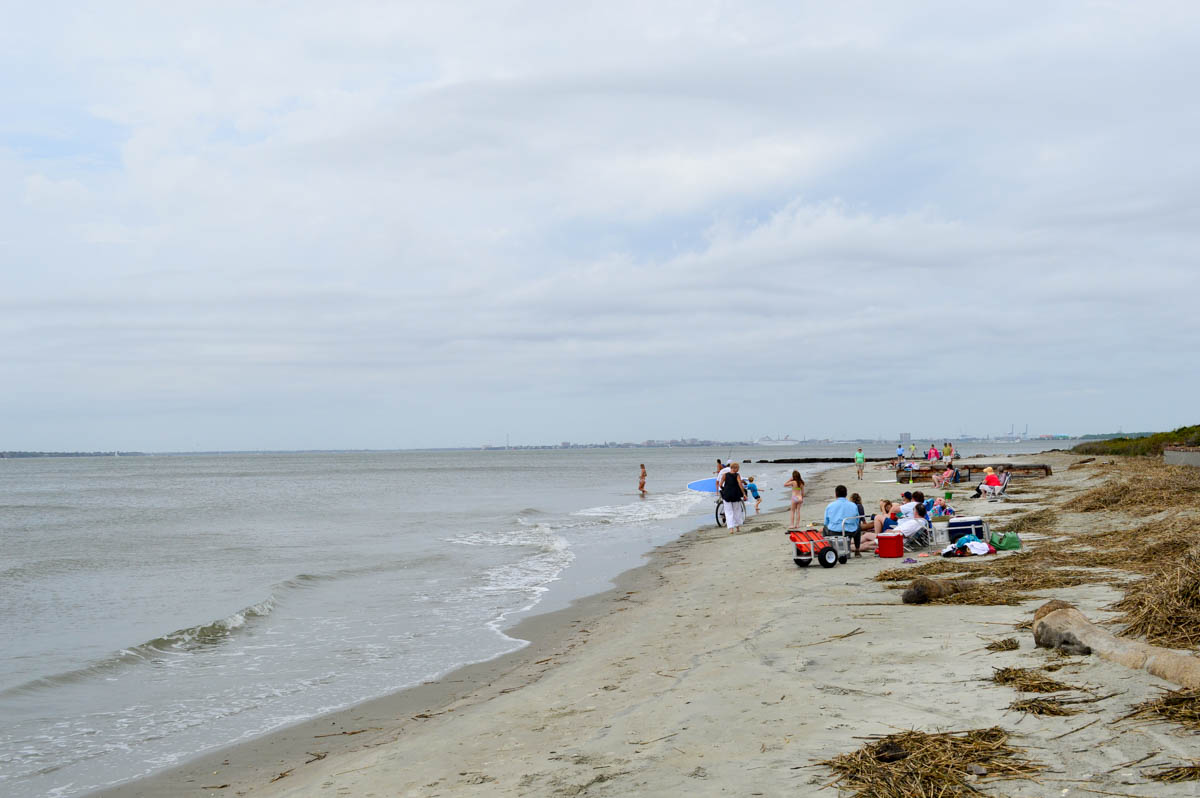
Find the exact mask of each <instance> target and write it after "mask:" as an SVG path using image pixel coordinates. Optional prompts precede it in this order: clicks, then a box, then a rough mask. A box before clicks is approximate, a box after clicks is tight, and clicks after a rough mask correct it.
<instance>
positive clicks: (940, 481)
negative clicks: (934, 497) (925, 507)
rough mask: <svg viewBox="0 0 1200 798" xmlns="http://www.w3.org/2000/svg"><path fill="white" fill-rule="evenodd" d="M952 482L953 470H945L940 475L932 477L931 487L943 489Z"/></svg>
mask: <svg viewBox="0 0 1200 798" xmlns="http://www.w3.org/2000/svg"><path fill="white" fill-rule="evenodd" d="M953 481H954V469H953V468H947V469H946V470H945V471H943V472H942V473H940V474H934V475H933V486H934V487H935V488H944V487H946V486H947V485H949V484H950V483H951V482H953Z"/></svg>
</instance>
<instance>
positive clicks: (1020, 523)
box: [996, 507, 1058, 534]
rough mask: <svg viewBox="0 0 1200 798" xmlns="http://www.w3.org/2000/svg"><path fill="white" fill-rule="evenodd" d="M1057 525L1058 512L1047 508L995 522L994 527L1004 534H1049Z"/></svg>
mask: <svg viewBox="0 0 1200 798" xmlns="http://www.w3.org/2000/svg"><path fill="white" fill-rule="evenodd" d="M1057 525H1058V511H1057V510H1054V509H1051V508H1049V507H1047V508H1045V509H1042V510H1032V511H1030V512H1027V513H1023V514H1021V515H1018V516H1015V517H1013V518H1011V519H1009V518H1005V519H1003V520H1000V521H997V522H996V527H997V528H998V529H1000V530H1002V531H1005V532H1016V533H1017V534H1024V533H1026V532H1050V531H1052V530H1054V529H1055V527H1056V526H1057Z"/></svg>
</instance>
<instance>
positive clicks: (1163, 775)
mask: <svg viewBox="0 0 1200 798" xmlns="http://www.w3.org/2000/svg"><path fill="white" fill-rule="evenodd" d="M1146 778H1148V779H1152V780H1154V781H1164V782H1167V783H1171V784H1173V783H1177V782H1181V781H1200V762H1197V761H1196V760H1192V764H1190V765H1176V766H1174V767H1169V768H1164V769H1162V770H1158V771H1155V772H1154V773H1147V774H1146Z"/></svg>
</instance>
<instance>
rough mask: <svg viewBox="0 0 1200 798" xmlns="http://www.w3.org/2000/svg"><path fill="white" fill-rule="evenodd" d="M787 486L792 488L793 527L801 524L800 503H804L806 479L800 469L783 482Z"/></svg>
mask: <svg viewBox="0 0 1200 798" xmlns="http://www.w3.org/2000/svg"><path fill="white" fill-rule="evenodd" d="M783 486H784V487H785V488H791V489H792V523H791V528H793V529H794V528H795V527H798V526H800V505H802V504H804V479H803V478H802V477H801V476H800V472H799V471H793V472H792V478H791V479H789V480H788V481H787V482H785V483H783Z"/></svg>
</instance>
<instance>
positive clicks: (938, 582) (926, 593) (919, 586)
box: [900, 576, 975, 604]
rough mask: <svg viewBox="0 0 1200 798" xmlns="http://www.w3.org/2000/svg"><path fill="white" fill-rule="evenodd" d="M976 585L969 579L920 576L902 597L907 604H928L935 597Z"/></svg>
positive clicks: (962, 590) (965, 589)
mask: <svg viewBox="0 0 1200 798" xmlns="http://www.w3.org/2000/svg"><path fill="white" fill-rule="evenodd" d="M974 585H975V583H974V582H972V581H970V580H969V579H930V578H929V577H928V576H918V577H917V578H916V579H914V580H913V583H912V584H911V585H909V586H908V589H907V590H905V591H904V594H903V595H902V596H901V597H900V598H901V599H903V600H904V603H905V604H928V603H929V602H930V601H932V600H933V599H938V598H945V597H946V596H953V595H954V594H955V593H963V592H965V591H967V590H970V589H971V588H972V587H974Z"/></svg>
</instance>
